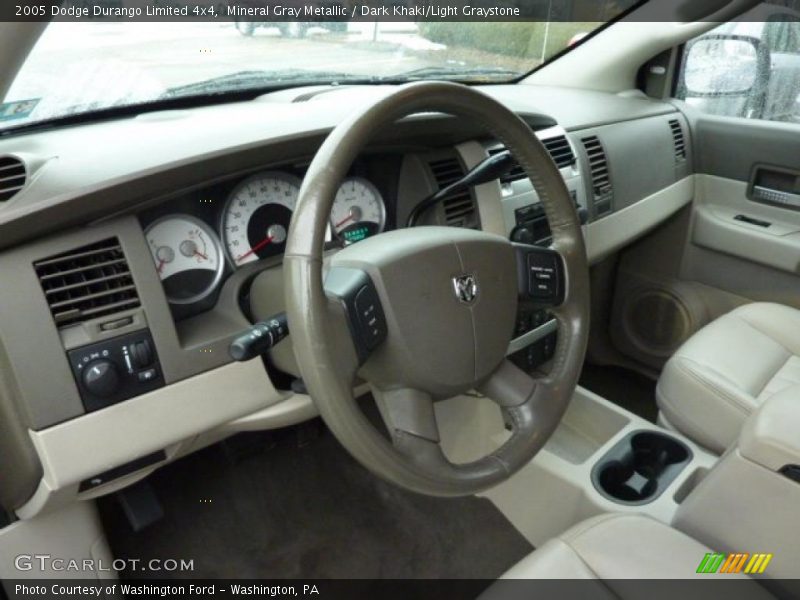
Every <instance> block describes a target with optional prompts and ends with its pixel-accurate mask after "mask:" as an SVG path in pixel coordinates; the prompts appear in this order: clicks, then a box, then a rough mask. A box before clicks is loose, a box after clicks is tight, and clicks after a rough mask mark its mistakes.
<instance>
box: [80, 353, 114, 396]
mask: <svg viewBox="0 0 800 600" xmlns="http://www.w3.org/2000/svg"><path fill="white" fill-rule="evenodd" d="M83 385H84V386H86V389H87V390H89V391H90V392H91V393H92V394H94V395H95V396H100V397H103V398H105V397H106V396H110V395H112V394H113V393H114V392H116V391H117V388H118V387H119V372H118V371H117V366H116V365H115V364H114V363H113V362H112V361H110V360H107V359H100V360H96V361H94V362H91V363H89V364H88V365H87V366H86V368H85V369H84V370H83Z"/></svg>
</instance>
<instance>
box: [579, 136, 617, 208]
mask: <svg viewBox="0 0 800 600" xmlns="http://www.w3.org/2000/svg"><path fill="white" fill-rule="evenodd" d="M581 143H582V144H583V147H584V149H585V150H586V155H587V157H588V158H589V170H590V172H591V175H592V197H593V205H594V216H595V218H596V217H601V216H603V215H606V214H608V213H610V212H611V211H612V210H613V204H612V203H613V198H614V189H613V187H612V185H611V175H610V173H609V170H608V158H607V157H606V151H605V149H604V148H603V144H602V143H601V142H600V138H598V137H597V136H596V135H592V136H589V137H585V138H583V139H582V140H581Z"/></svg>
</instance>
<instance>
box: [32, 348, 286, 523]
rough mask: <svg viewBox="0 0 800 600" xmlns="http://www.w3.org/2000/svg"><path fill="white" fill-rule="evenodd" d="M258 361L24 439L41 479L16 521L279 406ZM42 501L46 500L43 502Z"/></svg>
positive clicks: (187, 381)
mask: <svg viewBox="0 0 800 600" xmlns="http://www.w3.org/2000/svg"><path fill="white" fill-rule="evenodd" d="M286 397H287V395H286V394H281V393H280V392H278V391H277V390H276V389H275V387H274V386H273V384H272V382H271V381H270V379H269V377H268V376H267V373H266V371H265V370H264V367H263V365H262V364H261V363H260V362H259V361H251V362H246V363H232V364H230V365H226V366H224V367H220V368H218V369H215V370H213V371H209V372H207V373H204V374H202V375H198V376H196V377H191V378H189V379H185V380H183V381H180V382H178V383H175V384H172V385H170V386H167V387H164V388H161V389H159V390H156V391H153V392H150V393H148V394H144V395H142V396H139V397H137V398H132V399H131V400H126V401H125V402H121V403H119V404H116V405H114V406H111V407H109V408H106V409H103V410H100V411H97V412H93V413H89V414H88V415H85V416H82V417H79V418H76V419H73V420H71V421H67V422H65V423H61V424H59V425H56V426H54V427H50V428H49V429H45V430H43V431H31V432H30V436H31V439H32V441H33V444H34V447H35V449H36V452H37V454H38V455H39V459H40V460H41V463H42V468H43V470H44V475H43V478H42V483H41V484H40V486H39V488H40V489H39V491H37V493H36V494H35V495H34V497H33V498H32V499H31V501H29V503H28V504H26V505H25V506H23V507H22V508H21V509H20V510H19V511H18V515H20V516H24V517H25V518H30V517H32V516H34V515H35V514H37V513H38V512H39V511H41V510H42V509H44V508H45V507H46V506H47V504H48V499H49V498H50V496H51V495H52V493H53V492H55V491H58V490H60V489H62V488H67V487H69V486H75V485H76V484H78V483H79V482H80V481H82V480H84V479H87V478H89V477H92V476H93V475H96V474H98V473H102V472H104V471H107V470H108V469H111V468H113V467H117V466H119V465H122V464H125V463H126V462H129V461H131V460H133V459H135V458H137V457H140V456H144V455H146V454H148V453H151V452H155V451H157V450H162V449H167V448H168V447H170V446H172V445H173V444H176V443H178V442H181V441H183V440H185V439H188V438H192V437H193V436H195V435H197V434H198V433H200V432H204V431H207V430H210V429H213V428H216V427H218V426H221V425H224V424H227V423H229V422H231V421H233V420H235V419H238V418H241V417H243V416H246V415H251V414H252V413H257V412H258V411H259V410H262V409H264V408H266V407H269V406H271V405H274V404H277V403H278V402H280V401H281V400H283V399H284V398H286ZM43 494H44V495H45V498H43V497H42V495H43Z"/></svg>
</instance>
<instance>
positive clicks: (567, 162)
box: [542, 135, 575, 169]
mask: <svg viewBox="0 0 800 600" xmlns="http://www.w3.org/2000/svg"><path fill="white" fill-rule="evenodd" d="M542 143H543V144H544V147H545V148H547V151H548V152H549V153H550V156H551V157H552V159H553V162H555V163H556V165H557V166H558V168H559V169H563V168H564V167H569V166H571V165H574V164H575V154H573V152H572V146H570V145H569V141H568V140H567V136H565V135H559V136H557V137H552V138H547V139H546V140H542Z"/></svg>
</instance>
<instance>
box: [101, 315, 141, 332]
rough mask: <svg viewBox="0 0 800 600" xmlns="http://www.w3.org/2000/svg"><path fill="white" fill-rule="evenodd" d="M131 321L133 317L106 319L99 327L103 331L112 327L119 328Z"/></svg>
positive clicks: (112, 328) (110, 329) (129, 323)
mask: <svg viewBox="0 0 800 600" xmlns="http://www.w3.org/2000/svg"><path fill="white" fill-rule="evenodd" d="M132 323H133V317H122V318H121V319H114V320H113V321H106V322H105V323H103V324H102V325H100V329H102V330H103V331H112V330H114V329H120V328H122V327H126V326H128V325H131V324H132Z"/></svg>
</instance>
